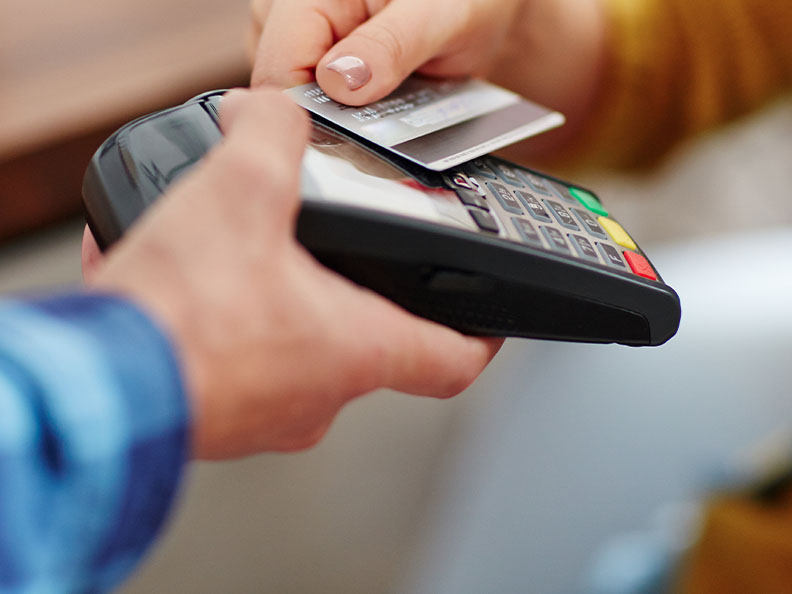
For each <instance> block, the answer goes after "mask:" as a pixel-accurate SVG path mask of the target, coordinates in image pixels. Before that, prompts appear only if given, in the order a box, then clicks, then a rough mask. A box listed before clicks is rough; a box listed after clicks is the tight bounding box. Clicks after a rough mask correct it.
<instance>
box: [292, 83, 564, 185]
mask: <svg viewBox="0 0 792 594" xmlns="http://www.w3.org/2000/svg"><path fill="white" fill-rule="evenodd" d="M286 93H287V94H288V95H289V96H290V97H291V98H292V99H293V100H294V101H295V102H296V103H298V104H299V105H301V106H302V107H304V108H306V109H307V110H309V111H311V112H313V113H315V114H316V115H318V116H320V117H322V118H325V119H327V120H329V121H331V122H333V123H334V124H337V125H339V126H341V127H342V128H344V129H345V130H347V131H349V132H350V133H352V134H353V135H357V136H360V137H362V138H365V139H366V140H369V141H371V142H374V143H376V144H378V145H380V146H381V147H383V148H385V149H388V150H390V151H392V152H394V153H396V154H397V155H400V156H402V157H405V158H407V159H409V160H410V161H414V162H415V163H418V164H419V165H422V166H424V167H426V168H428V169H432V170H434V171H443V170H445V169H449V168H451V167H454V166H456V165H459V164H460V163H465V162H466V161H470V160H472V159H475V158H476V157H480V156H482V155H486V154H487V153H491V152H492V151H495V150H498V149H500V148H503V147H505V146H508V145H510V144H513V143H515V142H518V141H520V140H523V139H525V138H528V137H530V136H535V135H536V134H540V133H542V132H545V131H547V130H550V129H552V128H556V127H558V126H561V125H562V124H563V123H564V116H563V115H562V114H560V113H559V112H557V111H553V110H551V109H548V108H546V107H543V106H541V105H538V104H536V103H533V102H531V101H528V100H526V99H523V98H522V97H520V96H519V95H517V94H516V93H513V92H511V91H508V90H506V89H503V88H501V87H498V86H496V85H493V84H490V83H488V82H485V81H483V80H479V79H464V80H448V79H443V80H441V79H433V78H425V77H421V76H417V75H414V76H411V77H410V78H408V79H407V80H406V81H404V83H402V85H401V86H400V87H399V88H398V89H396V90H395V91H394V92H393V93H391V94H390V95H388V96H387V97H385V98H384V99H382V100H381V101H377V102H376V103H371V104H369V105H365V106H362V107H353V106H349V105H343V104H341V103H338V102H336V101H333V100H332V99H330V97H328V96H327V95H326V94H325V93H324V91H322V89H321V88H320V87H319V85H317V84H316V83H309V84H307V85H301V86H299V87H294V88H291V89H288V90H287V91H286Z"/></svg>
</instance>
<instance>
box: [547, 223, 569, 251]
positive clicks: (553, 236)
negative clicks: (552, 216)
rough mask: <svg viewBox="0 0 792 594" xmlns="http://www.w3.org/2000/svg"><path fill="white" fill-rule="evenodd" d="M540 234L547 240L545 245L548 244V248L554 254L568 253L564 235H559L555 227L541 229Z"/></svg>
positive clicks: (559, 232)
mask: <svg viewBox="0 0 792 594" xmlns="http://www.w3.org/2000/svg"><path fill="white" fill-rule="evenodd" d="M541 229H542V234H543V235H544V236H545V239H547V243H549V244H550V247H551V248H553V250H554V251H556V252H564V253H566V254H569V253H570V250H569V245H568V244H567V242H566V239H564V234H563V233H561V231H559V230H558V229H556V228H555V227H542V228H541Z"/></svg>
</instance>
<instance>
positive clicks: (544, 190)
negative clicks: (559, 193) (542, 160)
mask: <svg viewBox="0 0 792 594" xmlns="http://www.w3.org/2000/svg"><path fill="white" fill-rule="evenodd" d="M520 175H521V176H522V178H523V179H524V180H525V182H526V183H527V184H528V187H529V188H530V189H531V190H533V191H534V192H536V193H537V194H541V195H542V196H553V195H554V194H553V191H552V190H551V189H550V186H549V185H548V183H549V182H548V180H546V179H544V178H541V177H539V176H538V175H536V174H534V173H531V172H530V171H525V170H524V169H523V170H520Z"/></svg>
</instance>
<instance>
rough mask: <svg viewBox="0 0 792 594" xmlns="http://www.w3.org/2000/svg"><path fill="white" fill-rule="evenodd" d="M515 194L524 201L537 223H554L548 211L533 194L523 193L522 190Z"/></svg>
mask: <svg viewBox="0 0 792 594" xmlns="http://www.w3.org/2000/svg"><path fill="white" fill-rule="evenodd" d="M514 193H515V194H517V197H518V198H519V199H520V200H521V201H522V203H523V204H524V205H525V207H526V208H527V209H528V212H529V213H531V216H532V217H533V218H535V219H536V220H537V221H542V222H543V223H550V222H552V219H551V218H550V214H549V213H548V212H547V210H545V207H544V206H542V203H541V202H539V201H538V200H537V199H536V197H535V196H534V195H533V194H530V193H528V192H521V191H520V190H517V191H515V192H514Z"/></svg>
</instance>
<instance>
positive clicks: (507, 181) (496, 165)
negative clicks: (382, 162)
mask: <svg viewBox="0 0 792 594" xmlns="http://www.w3.org/2000/svg"><path fill="white" fill-rule="evenodd" d="M468 176H471V177H477V180H472V179H470V177H468ZM446 179H447V180H448V181H449V182H451V185H452V186H453V187H454V190H455V191H456V193H457V196H458V197H459V200H460V202H461V203H462V204H463V205H465V207H466V208H467V210H468V212H469V213H470V216H471V217H472V219H473V221H474V222H475V224H476V226H477V227H478V228H479V229H480V230H482V231H483V232H485V233H487V234H490V235H497V236H498V237H500V238H502V239H508V240H511V241H517V242H519V243H522V244H524V245H525V246H526V247H530V248H532V249H539V250H545V251H550V252H553V253H556V254H563V255H564V257H566V258H571V259H573V260H577V261H579V262H581V263H585V264H586V265H594V266H599V267H602V268H608V269H610V270H613V271H619V272H621V273H623V274H631V275H634V276H636V277H641V278H642V279H648V280H653V281H658V280H659V277H658V275H657V272H656V271H655V270H654V267H653V266H652V264H651V263H650V262H649V260H648V259H647V258H646V256H645V255H644V254H643V252H642V251H641V250H640V248H639V247H638V246H637V244H636V243H635V242H634V241H633V239H632V237H630V235H629V234H628V233H627V231H625V229H624V228H623V227H622V226H621V225H620V224H619V223H618V222H617V221H616V220H614V219H613V218H612V217H610V215H609V213H608V211H607V210H606V209H605V207H604V206H603V205H602V203H601V202H600V201H599V198H597V196H595V195H594V194H593V193H591V192H589V191H588V190H584V189H583V188H578V187H574V186H571V185H567V184H565V183H564V182H561V181H559V180H556V179H553V178H549V177H546V176H544V175H541V174H539V173H537V172H534V171H531V170H529V169H526V168H523V167H519V166H517V165H514V164H512V163H506V162H503V161H500V160H499V159H496V158H493V157H481V158H479V159H476V160H474V161H471V162H469V163H466V164H465V165H464V166H462V169H461V171H458V172H451V173H450V174H449V177H447V178H446ZM474 181H478V182H479V183H478V184H476V183H471V182H474ZM482 182H483V183H482ZM509 221H511V222H510V223H509ZM507 223H509V224H507Z"/></svg>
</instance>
